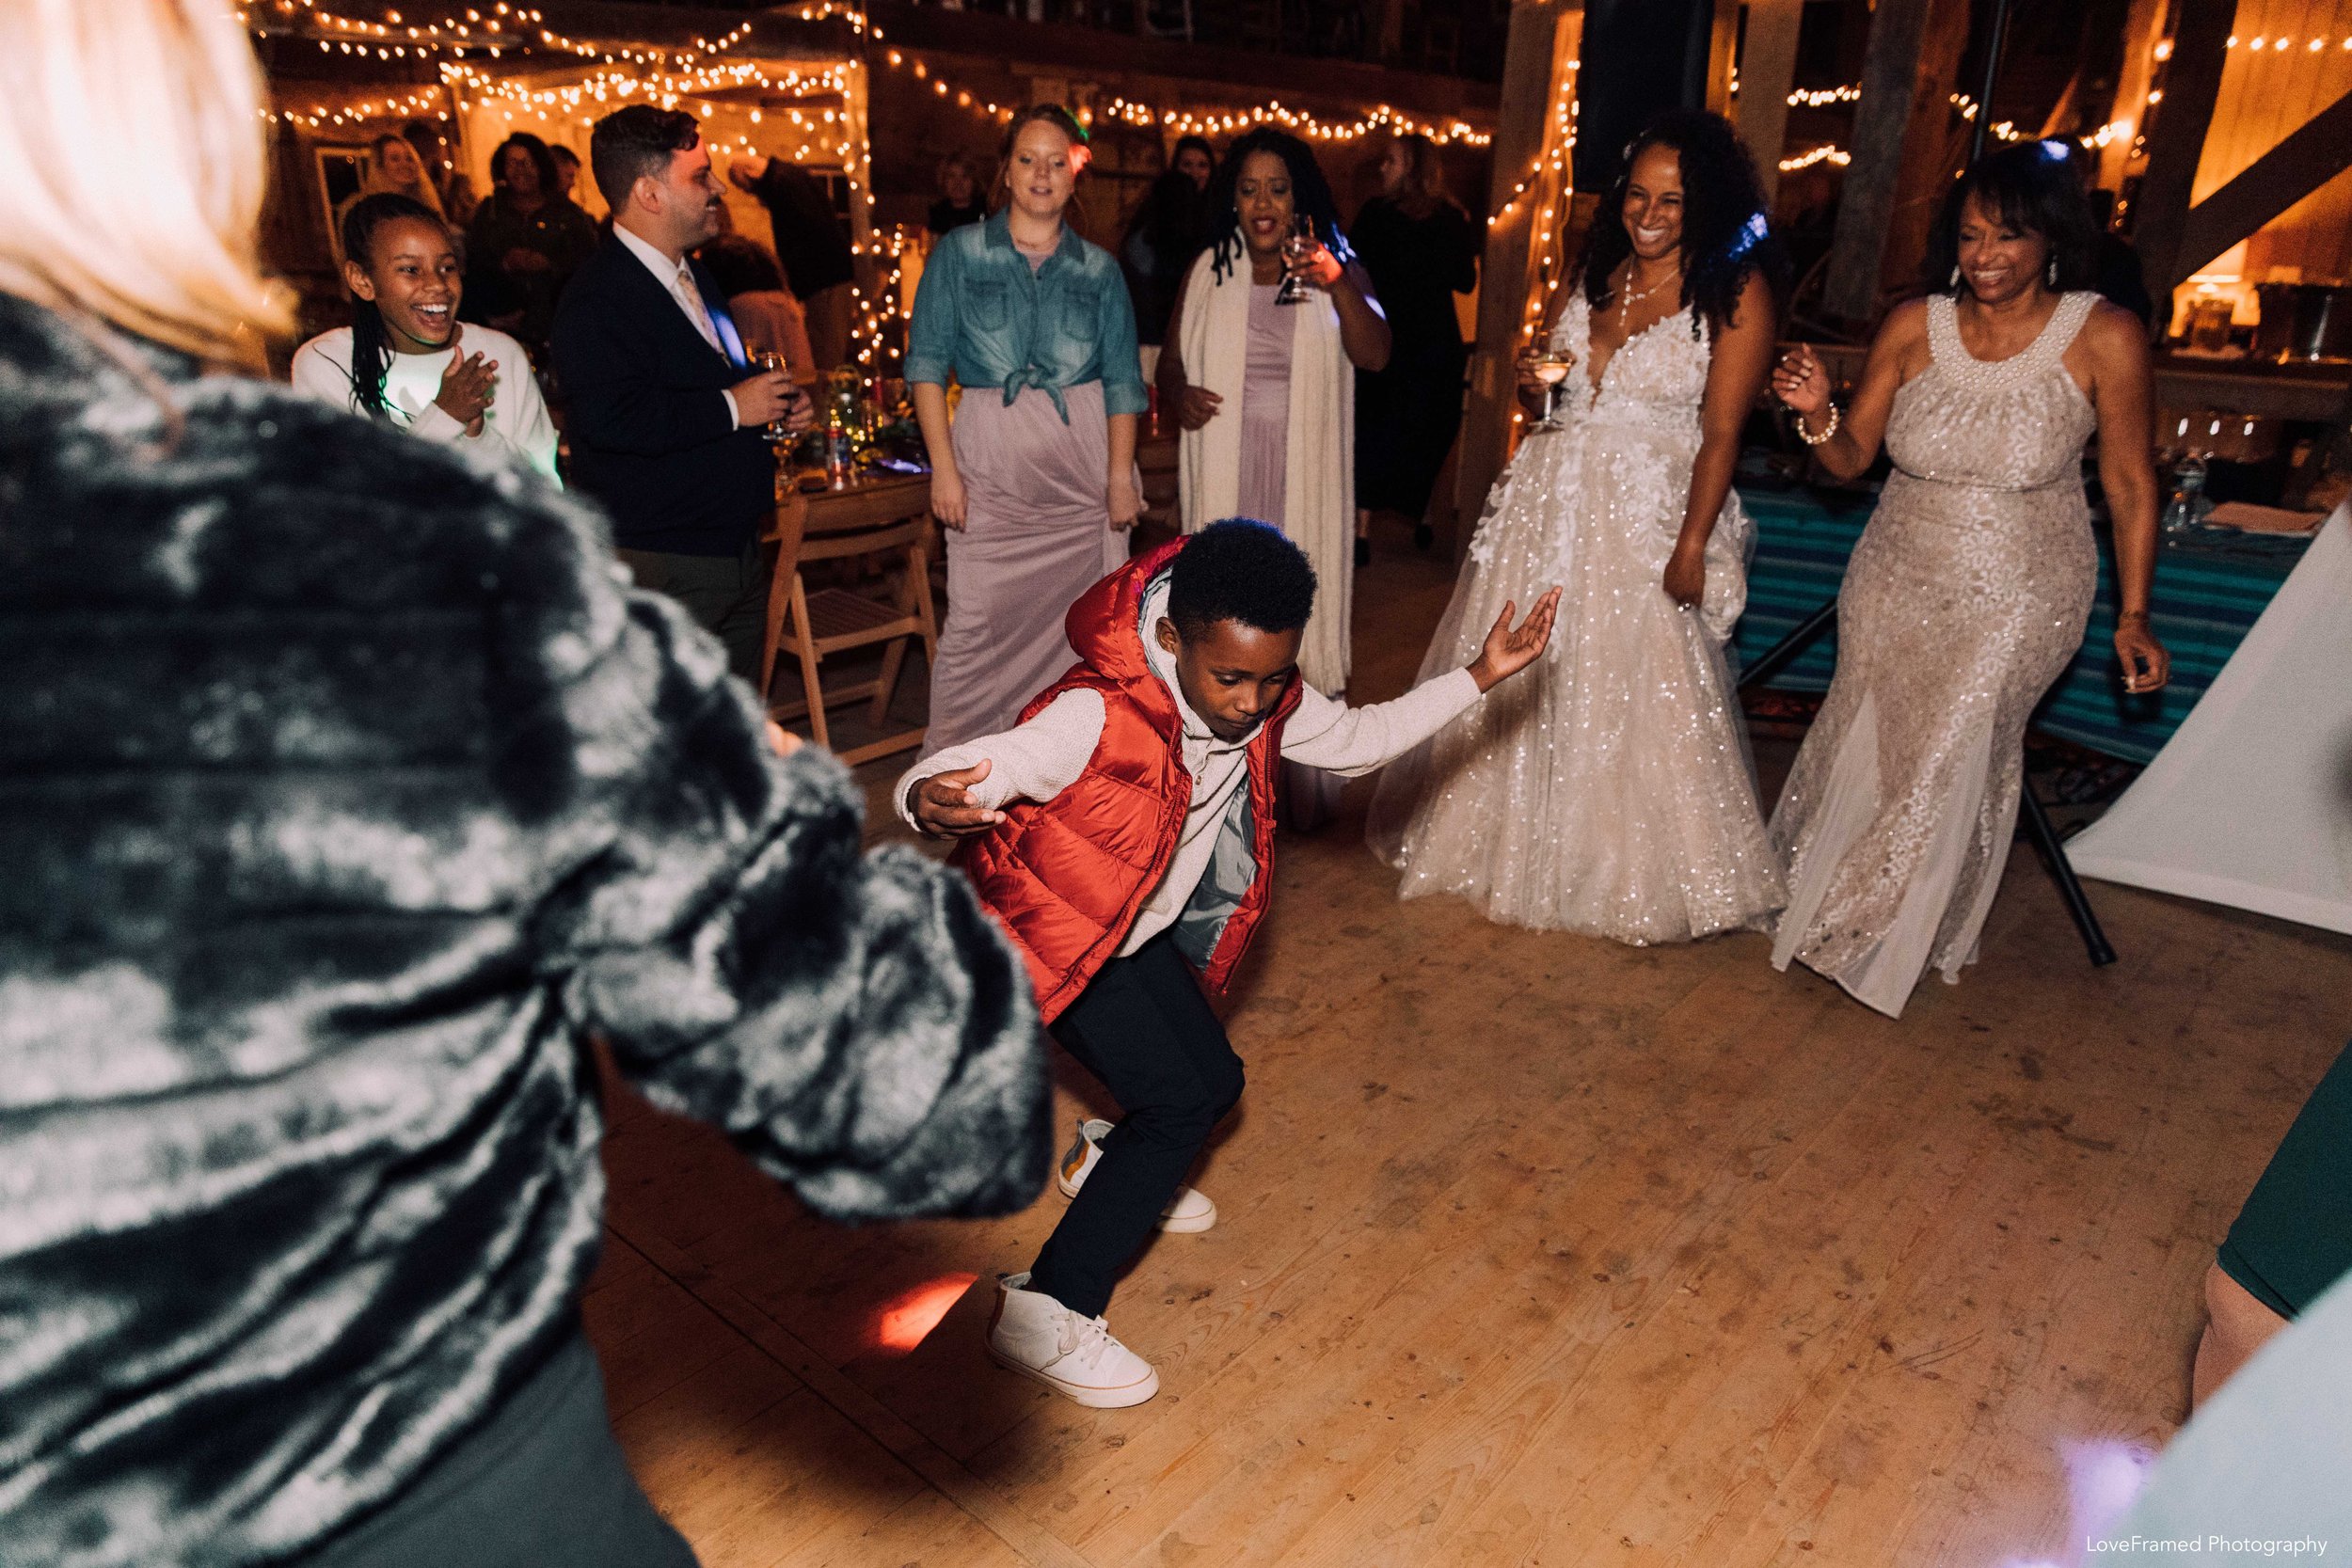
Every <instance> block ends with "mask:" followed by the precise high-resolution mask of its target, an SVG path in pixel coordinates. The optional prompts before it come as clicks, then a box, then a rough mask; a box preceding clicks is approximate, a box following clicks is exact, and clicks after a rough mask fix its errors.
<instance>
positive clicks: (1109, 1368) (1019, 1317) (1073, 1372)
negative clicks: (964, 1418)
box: [988, 1273, 1160, 1410]
mask: <svg viewBox="0 0 2352 1568" xmlns="http://www.w3.org/2000/svg"><path fill="white" fill-rule="evenodd" d="M1028 1283H1029V1276H1028V1275H1027V1274H1026V1273H1022V1274H1002V1275H997V1276H996V1310H995V1311H994V1312H993V1313H991V1314H990V1315H989V1320H988V1354H989V1356H990V1358H991V1359H992V1360H993V1361H994V1362H995V1363H996V1364H997V1365H998V1366H1000V1367H1002V1368H1004V1369H1005V1370H1008V1371H1015V1372H1019V1373H1020V1374H1021V1375H1022V1376H1023V1377H1027V1378H1035V1379H1036V1380H1037V1381H1038V1382H1040V1383H1042V1384H1043V1385H1045V1386H1047V1387H1048V1388H1051V1389H1052V1390H1054V1392H1056V1393H1057V1394H1062V1395H1066V1396H1068V1397H1069V1398H1071V1399H1073V1400H1075V1401H1077V1402H1079V1403H1080V1404H1083V1405H1085V1406H1087V1407H1088V1408H1089V1409H1090V1410H1123V1409H1125V1408H1126V1407H1127V1406H1128V1405H1131V1404H1141V1403H1142V1402H1144V1401H1146V1400H1148V1399H1150V1398H1151V1397H1152V1395H1154V1394H1156V1393H1158V1392H1159V1391H1160V1374H1159V1373H1157V1372H1155V1371H1153V1370H1152V1363H1150V1362H1149V1361H1146V1360H1145V1359H1144V1358H1143V1357H1142V1356H1140V1355H1137V1354H1136V1353H1135V1352H1134V1351H1131V1350H1129V1349H1128V1348H1127V1347H1126V1346H1124V1345H1122V1344H1120V1342H1119V1341H1118V1340H1117V1339H1116V1338H1112V1337H1111V1331H1110V1330H1109V1329H1108V1328H1107V1327H1105V1326H1104V1323H1103V1320H1102V1319H1100V1318H1082V1317H1080V1316H1078V1314H1077V1313H1075V1312H1073V1311H1072V1310H1071V1309H1070V1308H1069V1307H1064V1306H1063V1305H1062V1304H1061V1303H1060V1302H1058V1301H1056V1300H1055V1299H1054V1298H1053V1297H1052V1296H1049V1295H1044V1294H1041V1293H1040V1292H1039V1291H1032V1290H1029V1289H1027V1286H1028Z"/></svg>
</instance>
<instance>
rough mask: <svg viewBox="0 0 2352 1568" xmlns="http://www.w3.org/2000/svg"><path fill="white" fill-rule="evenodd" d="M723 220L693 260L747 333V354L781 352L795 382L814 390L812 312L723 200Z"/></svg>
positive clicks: (744, 334)
mask: <svg viewBox="0 0 2352 1568" xmlns="http://www.w3.org/2000/svg"><path fill="white" fill-rule="evenodd" d="M718 218H719V232H718V233H717V234H715V235H713V236H712V237H711V238H710V239H709V240H708V241H707V243H706V244H704V245H702V247H701V248H700V249H698V250H696V251H695V252H694V260H695V261H700V262H701V263H702V264H703V265H704V266H705V267H706V268H707V269H708V270H709V273H710V276H711V278H712V280H713V281H714V282H716V283H717V284H718V285H719V292H720V294H721V295H722V296H723V298H724V299H725V300H726V302H727V314H728V315H730V316H732V317H734V318H735V329H736V331H737V332H739V333H740V334H741V335H742V339H743V352H744V353H746V354H749V355H754V356H757V355H759V354H762V353H768V354H781V355H783V356H784V360H785V363H786V364H787V366H789V367H790V368H791V374H792V378H793V379H794V380H795V381H797V382H799V383H800V384H801V385H803V386H804V387H806V386H814V385H815V384H816V382H817V380H818V374H817V357H816V356H815V354H814V353H812V352H811V350H810V348H809V346H808V317H807V313H806V312H805V311H803V309H801V302H800V301H799V300H797V299H795V298H793V297H792V291H791V290H789V289H787V288H786V287H785V286H784V269H783V268H781V267H779V266H778V265H777V264H776V258H775V255H774V253H773V252H771V251H770V250H769V248H768V247H767V246H766V245H761V244H760V243H759V242H758V241H757V240H755V239H753V238H752V237H751V236H750V235H748V234H739V233H738V232H736V229H735V216H734V214H733V213H731V212H730V211H729V210H728V208H727V205H726V203H725V202H721V203H720V204H719V212H718Z"/></svg>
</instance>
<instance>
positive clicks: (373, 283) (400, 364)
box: [294, 194, 556, 479]
mask: <svg viewBox="0 0 2352 1568" xmlns="http://www.w3.org/2000/svg"><path fill="white" fill-rule="evenodd" d="M342 238H343V251H344V254H345V255H346V256H347V257H348V258H349V259H348V260H347V261H344V262H343V282H344V284H345V286H346V287H348V288H349V289H350V291H351V325H349V326H339V327H336V328H335V329H334V330H333V331H331V332H325V333H322V334H320V335H319V336H318V337H315V338H313V339H311V340H310V341H309V342H307V343H305V344H303V345H302V347H301V348H299V349H297V350H296V351H295V352H294V386H295V387H297V388H301V389H302V390H304V391H306V392H310V393H312V394H313V395H315V396H317V397H320V398H323V399H325V400H326V401H327V402H329V403H332V404H337V405H338V406H341V407H344V408H349V409H351V410H352V411H353V412H355V413H359V414H365V415H367V416H368V417H369V418H370V419H373V420H384V421H386V422H388V423H390V424H395V425H399V426H401V427H402V428H403V429H405V430H408V431H411V432H413V433H414V434H416V435H418V436H423V437H424V438H425V439H426V440H428V441H438V442H442V443H444V444H451V445H458V446H467V447H473V448H477V449H478V450H482V451H490V452H497V453H501V454H503V455H506V456H510V457H513V458H516V459H518V460H520V461H522V462H524V463H527V464H529V465H530V466H531V467H534V468H537V469H538V470H539V471H540V472H542V473H544V474H546V475H547V476H548V478H550V479H552V478H554V477H556V474H555V445H556V438H555V426H554V425H553V424H552V423H550V422H549V421H548V409H547V404H546V403H545V402H544V401H542V399H541V398H540V396H539V384H538V382H537V380H535V379H534V378H533V377H532V373H531V361H530V360H529V358H527V357H526V356H524V354H523V349H522V345H521V344H520V343H518V342H516V341H515V340H514V339H512V338H510V337H508V336H506V334H504V333H503V332H497V331H493V330H492V329H491V328H489V327H486V326H476V325H464V326H461V325H459V324H458V321H457V307H458V305H459V303H460V302H461V300H462V299H463V297H464V288H463V285H462V281H461V278H462V274H463V272H464V269H463V268H462V267H461V266H460V265H459V263H458V261H457V249H456V246H455V245H453V243H452V241H451V239H450V233H449V229H448V226H447V225H445V224H444V223H442V221H441V219H440V217H439V215H438V214H436V213H434V212H433V211H432V210H431V209H430V208H427V207H425V206H424V205H423V204H421V202H418V201H415V200H412V199H411V198H407V197H405V196H394V195H389V194H383V195H376V196H370V197H365V198H361V199H360V200H359V201H358V202H356V203H354V204H353V206H352V208H351V211H350V213H349V214H346V215H345V217H344V219H343V235H342Z"/></svg>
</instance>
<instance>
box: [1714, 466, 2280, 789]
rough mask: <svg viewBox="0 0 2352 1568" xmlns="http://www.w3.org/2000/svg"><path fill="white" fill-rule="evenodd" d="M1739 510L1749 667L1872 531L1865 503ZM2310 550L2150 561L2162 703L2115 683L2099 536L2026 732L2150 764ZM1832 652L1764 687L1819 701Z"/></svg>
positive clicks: (1794, 502)
mask: <svg viewBox="0 0 2352 1568" xmlns="http://www.w3.org/2000/svg"><path fill="white" fill-rule="evenodd" d="M1872 499H1873V498H1871V497H1869V496H1867V495H1860V494H1855V493H1851V492H1827V491H1815V490H1767V489H1763V488H1761V487H1756V488H1748V487H1742V488H1741V490H1740V501H1741V502H1742V504H1744V505H1745V506H1746V507H1747V509H1748V513H1749V515H1752V516H1753V517H1754V518H1755V519H1756V561H1755V562H1754V564H1753V565H1752V566H1751V567H1750V568H1749V571H1748V609H1747V613H1746V614H1745V615H1744V616H1742V617H1741V618H1740V626H1739V628H1738V630H1737V631H1736V632H1735V633H1734V635H1733V646H1734V648H1735V650H1736V652H1737V655H1738V657H1739V660H1740V664H1741V665H1742V666H1745V665H1747V664H1751V663H1753V662H1754V661H1755V660H1756V659H1757V658H1759V657H1762V656H1763V655H1764V654H1765V652H1766V651H1768V650H1769V649H1770V648H1772V645H1773V644H1774V643H1776V642H1778V641H1780V640H1781V639H1782V638H1783V637H1785V636H1787V635H1788V633H1789V632H1790V631H1791V630H1793V629H1794V628H1795V627H1796V626H1797V623H1799V622H1800V621H1803V620H1804V618H1805V617H1806V616H1807V615H1809V614H1811V613H1812V612H1813V611H1814V610H1818V609H1820V607H1821V606H1822V605H1824V604H1826V603H1827V602H1828V601H1829V600H1830V599H1831V598H1832V597H1833V596H1835V595H1836V593H1837V588H1838V584H1839V583H1840V582H1841V581H1843V580H1844V578H1845V575H1846V557H1847V556H1848V555H1849V554H1850V553H1851V551H1852V549H1853V546H1854V541H1855V540H1857V539H1859V538H1861V537H1862V528H1863V525H1864V524H1865V523H1867V522H1868V521H1869V520H1870V506H1871V503H1872ZM2307 543H2308V541H2307V540H2303V539H2281V538H2275V537H2249V536H2242V535H2238V534H2232V533H2224V532H2219V531H2217V532H2215V533H2213V534H2211V535H2203V534H2200V535H2192V536H2191V537H2190V538H2189V539H2188V540H2185V541H2183V542H2180V543H2177V544H2168V545H2167V546H2166V547H2165V548H2164V549H2163V550H2162V551H2161V552H2160V553H2159V554H2158V555H2157V557H2156V583H2155V601H2154V604H2153V607H2152V608H2153V614H2152V616H2151V619H2152V620H2153V624H2154V626H2155V632H2156V636H2157V637H2159V638H2160V639H2162V640H2163V642H2164V645H2165V647H2166V648H2168V649H2169V650H2170V651H2171V654H2172V680H2171V683H2170V684H2169V685H2168V686H2167V687H2166V688H2165V689H2163V690H2162V691H2158V692H2151V693H2149V694H2147V695H2145V696H2128V695H2126V694H2125V693H2124V690H2123V683H2122V680H2121V679H2119V678H2118V674H2117V670H2118V666H2117V663H2116V658H2115V649H2114V644H2113V639H2114V636H2115V614H2116V609H2117V603H2116V593H2115V557H2114V551H2113V549H2112V547H2111V546H2110V545H2109V543H2108V540H2107V538H2106V534H2105V533H2104V532H2103V533H2101V534H2100V536H2099V593H2098V597H2097V599H2096V600H2095V601H2094V602H2093V603H2092V605H2091V607H2090V629H2089V630H2088V631H2087V632H2086V633H2085V634H2084V637H2083V645H2082V648H2081V650H2080V651H2079V652H2078V653H2076V654H2075V656H2074V663H2072V664H2070V665H2068V666H2067V669H2066V673H2065V674H2063V675H2061V676H2060V677H2059V678H2058V684H2057V685H2056V686H2055V687H2053V688H2052V689H2051V690H2050V694H2049V696H2047V697H2046V698H2044V699H2043V700H2042V706H2041V708H2040V709H2039V710H2038V711H2037V712H2036V713H2035V715H2034V727H2035V728H2036V729H2039V730H2041V731H2042V732H2043V733H2044V734H2047V735H2053V736H2058V737H2059V738H2061V739H2064V740H2071V741H2073V742H2074V743H2075V744H2077V745H2080V746H2087V747H2089V748H2090V749H2091V750H2092V751H2095V752H2105V753H2106V754H2107V755H2108V756H2114V757H2122V758H2123V759H2124V760H2126V761H2129V762H2146V761H2148V760H2149V759H2150V758H2151V757H2153V756H2154V755H2155V754H2156V752H2157V751H2158V750H2159V749H2161V748H2162V747H2163V745H2164V743H2165V742H2166V741H2167V740H2168V739H2169V738H2171V735H2172V732H2173V731H2174V730H2175V729H2177V728H2179V726H2180V722H2181V721H2182V720H2183V719H2185V718H2186V717H2187V716H2188V710H2189V709H2190V708H2192V707H2194V706H2196V705H2197V699H2198V698H2200V697H2201V696H2203V695H2204V692H2205V688H2207V687H2208V686H2211V685H2212V684H2213V678H2214V676H2215V675H2216V674H2217V673H2220V670H2221V667H2222V665H2224V664H2226V663H2228V662H2229V658H2230V656H2231V654H2233V653H2234V652H2236V650H2237V645H2238V642H2239V641H2240V640H2241V639H2243V638H2244V637H2245V636H2246V632H2247V628H2248V627H2249V626H2252V625H2253V624H2254V620H2255V617H2257V616H2259V615H2260V614H2262V612H2263V607H2264V606H2265V605H2267V604H2268V603H2269V602H2270V596H2271V595H2272V594H2276V593H2277V592H2278V591H2279V585H2280V583H2281V582H2283V581H2285V580H2286V576H2287V574H2288V573H2289V572H2291V571H2293V570H2294V569H2295V563H2296V561H2298V560H2300V559H2301V557H2302V551H2303V546H2304V545H2305V544H2307ZM1836 647H1837V637H1836V632H1834V631H1833V632H1831V633H1830V634H1828V635H1827V636H1825V637H1823V638H1822V639H1821V640H1820V641H1819V642H1817V643H1815V644H1814V645H1813V646H1812V647H1811V648H1809V649H1807V650H1806V652H1805V653H1804V656H1803V657H1800V658H1799V659H1798V660H1797V661H1796V662H1795V663H1793V664H1791V665H1790V666H1789V667H1788V669H1786V670H1784V671H1782V672H1781V673H1779V674H1778V675H1775V676H1774V677H1773V678H1772V686H1773V687H1775V688H1778V689H1786V690H1790V691H1823V690H1827V689H1828V688H1829V679H1830V673H1831V672H1832V670H1833V669H1834V668H1835V663H1836Z"/></svg>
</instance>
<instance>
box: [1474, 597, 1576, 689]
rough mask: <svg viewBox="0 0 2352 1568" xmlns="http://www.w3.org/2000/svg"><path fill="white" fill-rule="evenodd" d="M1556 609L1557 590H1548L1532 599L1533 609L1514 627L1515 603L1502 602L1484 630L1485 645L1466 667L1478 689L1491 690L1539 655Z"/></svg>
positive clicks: (1557, 602)
mask: <svg viewBox="0 0 2352 1568" xmlns="http://www.w3.org/2000/svg"><path fill="white" fill-rule="evenodd" d="M1559 608H1560V590H1559V589H1557V588H1554V589H1552V590H1551V591H1550V592H1549V593H1548V594H1545V595H1544V596H1543V597H1542V598H1540V599H1537V600H1536V601H1535V608H1534V609H1533V610H1529V611H1528V612H1527V619H1526V620H1524V621H1521V622H1520V623H1519V624H1518V628H1517V629H1516V630H1515V629H1514V628H1513V627H1512V626H1511V616H1512V613H1513V612H1514V611H1516V610H1518V605H1517V604H1514V603H1509V602H1506V603H1505V604H1504V605H1503V607H1502V614H1501V615H1499V616H1497V617H1496V618H1495V624H1494V626H1493V628H1492V629H1491V630H1489V631H1488V632H1487V633H1486V646H1485V647H1483V648H1481V649H1479V650H1478V657H1477V658H1476V659H1475V660H1473V661H1472V662H1471V664H1470V679H1472V680H1474V681H1476V682H1477V683H1478V689H1479V690H1481V691H1492V690H1493V689H1495V685H1496V683H1497V682H1499V681H1502V680H1504V679H1506V678H1508V677H1510V676H1512V675H1516V674H1518V673H1519V672H1520V671H1522V670H1524V669H1526V668H1527V667H1528V666H1529V665H1531V664H1533V663H1534V662H1535V660H1536V659H1537V658H1538V657H1541V656H1542V654H1543V651H1544V649H1545V648H1546V647H1548V646H1549V644H1550V642H1551V613H1552V611H1553V610H1557V609H1559Z"/></svg>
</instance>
